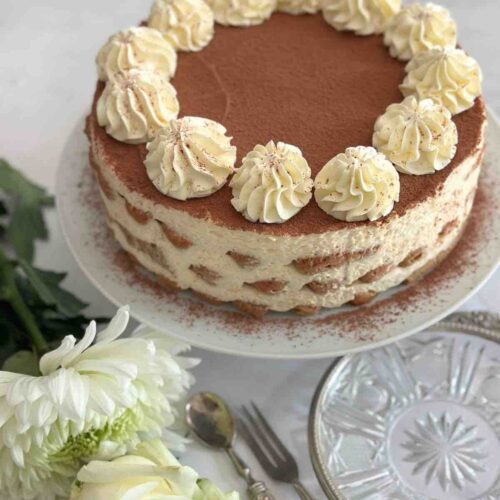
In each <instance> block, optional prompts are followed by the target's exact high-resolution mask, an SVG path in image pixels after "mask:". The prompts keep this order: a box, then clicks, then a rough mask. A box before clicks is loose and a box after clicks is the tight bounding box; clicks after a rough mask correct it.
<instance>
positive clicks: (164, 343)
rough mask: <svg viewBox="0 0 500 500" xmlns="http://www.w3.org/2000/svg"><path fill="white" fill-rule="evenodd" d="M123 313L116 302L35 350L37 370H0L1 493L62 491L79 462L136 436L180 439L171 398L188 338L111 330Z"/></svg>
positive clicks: (180, 383) (110, 453)
mask: <svg viewBox="0 0 500 500" xmlns="http://www.w3.org/2000/svg"><path fill="white" fill-rule="evenodd" d="M128 320H129V313H128V307H122V308H121V309H120V310H119V311H118V313H117V314H116V316H115V317H114V318H113V319H112V321H111V322H110V324H109V326H108V327H107V328H106V329H104V330H103V331H101V332H100V333H98V334H96V324H95V322H92V323H91V324H90V325H89V327H88V328H87V330H86V332H85V335H84V337H83V338H82V340H80V341H79V342H77V341H76V339H75V337H73V336H72V335H70V336H67V337H65V338H64V340H63V342H62V343H61V346H60V347H59V348H57V349H56V350H54V351H52V352H49V353H48V354H46V355H45V356H43V357H42V359H41V360H40V372H41V374H42V376H40V377H33V376H27V375H21V374H16V373H10V372H0V464H1V467H0V491H1V492H2V495H3V496H2V499H16V500H21V499H47V500H49V499H54V498H56V497H57V496H58V495H59V496H68V494H69V491H70V488H71V483H72V482H73V480H74V478H75V475H76V473H77V471H78V470H79V469H80V467H81V465H82V464H83V463H85V462H86V461H88V460H91V459H103V460H108V459H111V458H115V457H118V456H120V455H123V454H124V453H126V452H127V451H128V450H130V449H133V448H135V447H136V446H137V444H138V443H139V441H141V440H144V439H151V438H156V437H159V436H160V435H162V434H163V436H164V437H165V438H166V439H167V440H168V439H170V440H171V442H170V444H172V445H173V446H177V447H178V446H179V445H182V443H183V440H182V438H180V437H179V436H177V435H175V434H174V433H172V432H169V431H167V430H166V429H165V428H166V427H171V426H172V424H174V421H175V416H176V411H175V409H174V408H173V407H172V403H173V402H176V401H178V400H180V399H181V398H182V396H183V395H184V394H185V391H186V389H187V388H188V387H189V386H190V384H191V383H192V382H193V377H192V375H190V374H189V373H188V372H187V371H186V369H187V368H190V367H192V366H194V365H195V364H196V362H195V360H192V359H189V358H183V357H178V356H177V354H178V353H179V352H180V351H182V350H183V349H185V347H186V346H184V345H179V344H177V343H174V342H173V341H172V340H170V339H168V338H166V337H165V336H163V335H160V334H159V333H157V332H153V331H146V330H145V331H143V332H142V333H139V334H137V335H136V336H134V337H133V338H125V339H119V338H118V337H120V335H122V333H123V332H124V330H125V328H126V326H127V323H128Z"/></svg>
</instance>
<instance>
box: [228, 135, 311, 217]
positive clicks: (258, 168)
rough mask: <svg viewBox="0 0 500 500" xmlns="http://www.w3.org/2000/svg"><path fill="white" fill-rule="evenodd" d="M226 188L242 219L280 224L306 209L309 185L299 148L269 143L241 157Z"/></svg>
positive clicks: (308, 174) (306, 164)
mask: <svg viewBox="0 0 500 500" xmlns="http://www.w3.org/2000/svg"><path fill="white" fill-rule="evenodd" d="M230 186H231V188H232V190H233V199H232V200H231V204H232V205H233V207H234V208H235V209H236V210H237V211H238V212H240V213H241V214H243V216H244V217H245V218H246V219H248V220H249V221H251V222H257V221H258V222H265V223H282V222H285V221H287V220H288V219H290V218H292V217H293V216H294V215H296V214H297V213H298V212H299V211H300V210H301V209H302V208H303V207H305V206H306V205H307V203H308V202H309V200H310V199H311V197H312V193H311V191H312V186H313V181H312V179H311V169H310V168H309V165H308V163H307V161H306V160H305V158H304V157H303V156H302V152H301V151H300V149H299V148H297V147H296V146H292V145H290V144H285V143H283V142H278V143H277V144H275V143H274V141H269V142H268V143H267V144H266V145H265V146H262V145H260V144H259V145H257V146H255V148H254V149H253V150H252V151H250V152H249V153H248V154H247V155H246V156H245V158H244V159H243V163H242V165H241V167H240V168H239V169H238V170H237V172H236V174H235V175H234V176H233V178H232V179H231V183H230Z"/></svg>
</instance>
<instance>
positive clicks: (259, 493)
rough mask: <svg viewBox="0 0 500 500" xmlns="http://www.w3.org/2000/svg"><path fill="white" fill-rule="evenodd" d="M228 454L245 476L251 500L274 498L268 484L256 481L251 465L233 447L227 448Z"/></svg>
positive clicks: (272, 499) (271, 499) (242, 475)
mask: <svg viewBox="0 0 500 500" xmlns="http://www.w3.org/2000/svg"><path fill="white" fill-rule="evenodd" d="M226 451H227V454H228V455H229V457H230V458H231V461H232V462H233V464H234V466H235V467H236V470H237V471H238V474H239V475H240V476H241V477H243V478H245V481H246V482H247V485H248V487H247V491H248V496H249V498H250V500H274V497H273V495H271V493H270V492H269V490H268V489H267V486H266V485H265V483H264V482H262V481H256V480H255V479H254V477H253V476H252V472H251V471H250V467H248V465H247V464H246V463H245V462H244V461H243V459H241V458H240V456H239V455H238V454H237V453H236V452H235V451H234V449H233V448H227V450H226Z"/></svg>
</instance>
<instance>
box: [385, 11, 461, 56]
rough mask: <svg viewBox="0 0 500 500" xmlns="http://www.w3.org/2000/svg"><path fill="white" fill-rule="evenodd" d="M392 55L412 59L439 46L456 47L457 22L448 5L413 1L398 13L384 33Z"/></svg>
mask: <svg viewBox="0 0 500 500" xmlns="http://www.w3.org/2000/svg"><path fill="white" fill-rule="evenodd" d="M384 43H385V44H386V45H388V46H389V51H390V53H391V56H393V57H397V58H398V59H401V60H406V61H407V60H409V59H411V58H412V57H413V56H414V55H415V54H418V53H420V52H425V51H426V50H429V49H433V48H436V47H455V46H456V44H457V25H456V24H455V21H454V20H453V19H452V17H451V15H450V12H449V10H448V9H445V8H444V7H441V6H440V5H436V4H433V3H427V4H425V5H422V4H420V3H412V4H410V5H407V6H405V7H403V8H402V9H401V10H400V12H399V13H398V14H396V15H395V16H394V17H393V18H392V20H391V22H390V23H389V25H388V26H387V29H386V30H385V33H384Z"/></svg>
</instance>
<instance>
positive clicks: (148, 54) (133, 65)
mask: <svg viewBox="0 0 500 500" xmlns="http://www.w3.org/2000/svg"><path fill="white" fill-rule="evenodd" d="M96 63H97V72H98V75H99V80H102V81H106V80H109V79H111V78H113V76H114V75H115V74H116V73H118V72H120V71H127V70H129V69H137V68H146V69H153V70H157V71H159V72H160V73H163V74H164V75H166V76H167V78H171V77H172V76H173V75H174V73H175V69H176V67H177V53H176V52H175V49H174V47H173V46H172V44H171V43H170V42H169V41H168V40H166V39H165V38H164V37H163V36H162V34H161V33H160V32H159V31H157V30H155V29H152V28H146V27H134V28H129V29H127V30H123V31H120V32H119V33H116V34H115V35H113V36H112V37H111V38H110V39H109V40H108V41H107V42H106V44H105V45H104V46H103V47H102V48H101V50H100V51H99V53H98V54H97V58H96Z"/></svg>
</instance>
